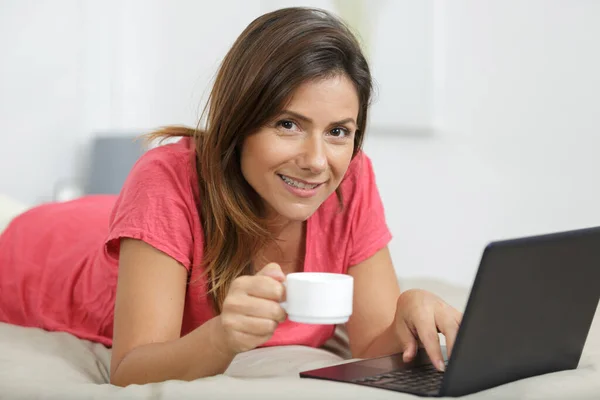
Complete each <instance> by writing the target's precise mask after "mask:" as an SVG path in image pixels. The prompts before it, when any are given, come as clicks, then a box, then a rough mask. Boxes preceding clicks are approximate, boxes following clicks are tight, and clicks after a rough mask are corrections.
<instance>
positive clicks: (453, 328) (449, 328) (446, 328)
mask: <svg viewBox="0 0 600 400" xmlns="http://www.w3.org/2000/svg"><path fill="white" fill-rule="evenodd" d="M440 321H441V322H440V323H438V324H437V326H438V328H439V330H440V332H441V333H442V334H443V335H444V337H445V338H446V351H447V353H448V358H450V356H451V355H452V349H453V348H454V343H455V342H456V335H457V334H458V322H456V318H455V316H454V313H446V314H444V316H443V317H441V318H440Z"/></svg>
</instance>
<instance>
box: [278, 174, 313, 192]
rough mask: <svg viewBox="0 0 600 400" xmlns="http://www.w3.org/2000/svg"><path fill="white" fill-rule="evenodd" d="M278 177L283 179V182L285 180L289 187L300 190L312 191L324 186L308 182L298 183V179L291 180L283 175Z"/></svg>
mask: <svg viewBox="0 0 600 400" xmlns="http://www.w3.org/2000/svg"><path fill="white" fill-rule="evenodd" d="M278 175H279V177H280V178H281V180H283V181H284V182H285V183H286V184H288V185H289V186H292V187H294V188H298V189H303V190H312V189H316V188H317V187H319V186H321V185H322V183H307V182H302V181H298V180H296V179H293V178H290V177H289V176H285V175H281V174H278Z"/></svg>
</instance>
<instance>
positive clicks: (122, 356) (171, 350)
mask: <svg viewBox="0 0 600 400" xmlns="http://www.w3.org/2000/svg"><path fill="white" fill-rule="evenodd" d="M277 269H279V267H278V266H276V267H275V268H270V269H269V268H265V269H264V270H265V271H266V272H265V273H263V274H262V275H267V276H254V277H242V278H238V279H237V280H236V281H234V284H232V287H231V290H230V292H229V293H228V296H227V298H226V300H225V304H224V306H223V313H222V314H221V315H220V316H217V317H214V318H212V319H211V320H209V321H207V322H206V323H204V324H203V325H201V326H200V327H198V328H196V329H195V330H194V331H192V332H190V333H189V334H187V335H186V336H183V337H180V333H181V325H182V317H183V309H184V303H185V294H186V289H187V270H186V269H185V268H184V267H183V266H182V265H181V264H179V263H178V262H177V261H175V260H174V259H172V258H171V257H169V256H168V255H166V254H165V253H162V252H161V251H159V250H157V249H155V248H154V247H152V246H150V245H148V244H147V243H145V242H142V241H139V240H135V239H122V240H121V248H120V256H119V278H118V284H117V295H116V302H115V317H114V318H115V320H114V331H113V349H112V359H111V367H110V372H111V373H110V381H111V383H112V384H114V385H117V386H127V385H130V384H145V383H151V382H163V381H166V380H170V379H176V380H194V379H197V378H201V377H205V376H212V375H216V374H220V373H223V372H224V371H225V370H226V369H227V367H228V366H229V364H230V363H231V361H232V360H233V358H234V357H235V355H236V354H237V353H239V352H240V351H245V350H249V349H250V348H254V347H256V346H258V345H260V344H261V343H263V342H265V341H266V340H268V338H269V337H270V336H271V334H272V333H273V331H274V330H275V328H276V326H277V323H276V321H281V320H283V319H284V318H285V313H284V312H283V311H282V309H281V308H280V307H279V304H278V301H279V300H281V297H282V295H283V291H282V289H281V287H282V286H283V285H281V283H278V282H277V281H278V280H279V281H281V280H283V278H284V276H283V274H282V273H281V270H280V269H279V272H278V271H277ZM261 272H262V271H261ZM259 275H260V274H259ZM269 276H270V277H269ZM271 278H274V279H271ZM249 314H255V315H252V316H251V315H249ZM244 331H245V332H244Z"/></svg>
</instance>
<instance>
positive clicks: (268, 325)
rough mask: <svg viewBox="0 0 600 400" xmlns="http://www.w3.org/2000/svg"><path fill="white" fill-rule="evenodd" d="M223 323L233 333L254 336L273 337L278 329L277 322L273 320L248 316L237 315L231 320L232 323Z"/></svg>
mask: <svg viewBox="0 0 600 400" xmlns="http://www.w3.org/2000/svg"><path fill="white" fill-rule="evenodd" d="M223 323H224V324H225V326H226V327H227V328H229V329H230V330H232V331H236V332H242V333H245V334H248V335H253V336H267V335H271V334H273V332H275V329H276V328H277V322H276V321H273V320H272V319H268V318H258V317H251V316H248V315H236V316H235V317H234V318H231V321H227V320H225V321H223Z"/></svg>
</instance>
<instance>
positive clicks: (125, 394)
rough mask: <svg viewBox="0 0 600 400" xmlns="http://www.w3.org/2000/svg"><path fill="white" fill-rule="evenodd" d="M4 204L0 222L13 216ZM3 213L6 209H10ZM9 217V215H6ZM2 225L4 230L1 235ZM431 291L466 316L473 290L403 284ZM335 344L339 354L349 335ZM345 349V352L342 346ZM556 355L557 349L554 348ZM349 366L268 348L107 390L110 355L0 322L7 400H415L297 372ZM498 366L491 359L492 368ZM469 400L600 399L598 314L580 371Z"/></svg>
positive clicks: (328, 356) (320, 353)
mask: <svg viewBox="0 0 600 400" xmlns="http://www.w3.org/2000/svg"><path fill="white" fill-rule="evenodd" d="M7 204H8V203H7V202H5V203H4V204H2V198H0V222H2V220H3V216H4V217H5V220H6V219H7V218H6V217H7V216H8V215H9V214H11V213H12V214H14V212H15V211H20V210H22V207H20V206H17V207H14V203H12V205H13V207H12V208H11V210H8V207H7ZM3 206H4V208H3ZM3 212H4V214H3ZM1 229H2V226H0V230H1ZM401 284H402V287H403V288H404V289H407V288H409V287H421V288H424V289H428V290H431V291H433V292H435V293H437V294H438V295H440V296H441V297H442V298H444V299H445V300H446V301H448V302H449V303H450V304H452V305H454V306H455V307H457V308H459V309H463V308H464V305H465V302H466V298H467V296H468V289H467V288H459V287H455V286H452V285H449V284H446V283H443V282H438V281H434V280H422V281H410V282H401ZM336 339H337V341H336V340H332V341H331V343H330V344H332V345H331V346H330V347H331V348H334V347H335V346H334V345H335V344H339V340H340V339H344V337H343V332H340V336H338V337H336ZM338 348H339V347H338ZM549 351H551V349H549ZM342 362H346V361H345V360H344V359H343V358H342V357H340V356H338V355H335V354H333V353H331V352H329V351H325V350H323V349H311V348H306V347H301V346H289V347H280V348H267V349H258V350H254V351H250V352H247V353H244V354H241V355H239V356H238V357H236V359H235V360H234V361H233V363H232V364H231V365H230V367H229V368H228V370H227V371H226V372H225V374H223V375H219V376H215V377H210V378H204V379H198V380H196V381H194V382H181V381H168V382H163V383H158V384H151V385H143V386H138V385H132V386H129V387H127V388H118V387H115V386H112V385H110V384H108V383H107V382H108V380H109V373H108V371H109V365H110V350H108V349H106V348H105V347H103V346H102V345H99V344H94V343H90V342H87V341H83V340H79V339H77V338H75V337H73V336H71V335H69V334H64V333H50V332H45V331H42V330H39V329H33V328H22V327H17V326H12V325H8V324H1V323H0V399H33V398H44V399H61V400H67V399H107V398H111V399H160V400H162V399H178V400H179V399H235V398H240V399H263V400H270V399H273V400H281V399H304V398H307V399H308V398H317V399H361V400H363V399H393V400H401V399H409V398H413V399H414V398H417V397H416V396H411V395H407V394H402V393H397V392H392V391H387V390H382V389H374V388H368V387H362V386H358V385H351V384H343V383H336V382H328V381H319V380H312V379H300V378H299V377H298V372H300V371H303V370H307V369H313V368H319V367H322V366H326V365H332V364H337V363H342ZM493 362H494V360H490V363H493ZM465 398H469V399H503V400H504V399H561V400H562V399H595V400H598V399H600V317H598V312H597V314H596V318H595V320H594V324H593V327H592V331H591V332H590V335H589V337H588V341H587V343H586V346H585V349H584V354H583V357H582V359H581V362H580V364H579V368H577V369H576V370H572V371H563V372H558V373H552V374H547V375H543V376H538V377H534V378H529V379H524V380H521V381H517V382H513V383H510V384H506V385H503V386H499V387H497V388H493V389H489V390H486V391H483V392H479V393H476V394H473V395H470V396H465Z"/></svg>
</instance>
